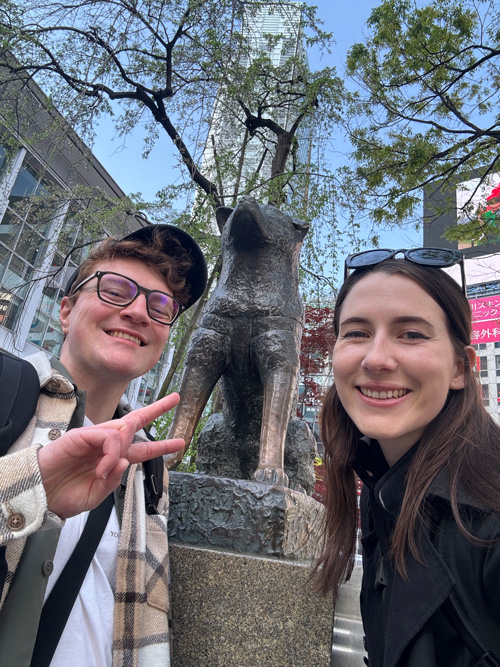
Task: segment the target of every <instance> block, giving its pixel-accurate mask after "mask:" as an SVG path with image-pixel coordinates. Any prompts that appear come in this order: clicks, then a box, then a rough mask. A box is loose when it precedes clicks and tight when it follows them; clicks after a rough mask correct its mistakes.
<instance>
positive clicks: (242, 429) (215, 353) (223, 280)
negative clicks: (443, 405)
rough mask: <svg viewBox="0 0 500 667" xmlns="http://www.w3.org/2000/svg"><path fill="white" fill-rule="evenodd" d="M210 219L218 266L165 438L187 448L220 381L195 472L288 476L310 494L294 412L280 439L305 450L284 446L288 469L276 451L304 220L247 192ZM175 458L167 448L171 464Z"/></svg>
mask: <svg viewBox="0 0 500 667" xmlns="http://www.w3.org/2000/svg"><path fill="white" fill-rule="evenodd" d="M217 221H218V223H219V226H221V227H223V230H222V239H221V240H222V262H223V264H222V272H221V276H220V280H219V283H218V285H217V287H216V289H215V290H214V292H213V294H212V296H211V297H210V299H209V301H208V303H207V305H206V307H205V310H204V313H203V316H202V319H201V322H200V327H199V329H198V330H197V332H196V333H195V335H194V337H193V341H192V344H191V347H190V349H189V352H188V355H187V360H186V367H185V371H184V375H183V378H182V384H181V389H180V391H179V393H180V395H181V401H180V403H179V405H178V406H177V409H176V412H175V416H174V420H173V423H172V426H171V428H170V432H169V436H168V437H170V438H171V437H180V438H184V439H185V441H186V447H187V446H188V444H189V442H190V441H191V438H192V436H193V433H194V430H195V428H196V425H197V423H198V421H199V419H200V417H201V414H202V412H203V409H204V407H205V405H206V402H207V400H208V399H209V397H210V394H211V393H212V390H213V389H214V387H215V385H216V383H217V381H218V380H219V379H221V388H222V398H223V413H222V415H212V417H211V418H210V420H209V422H208V423H207V425H206V427H205V431H204V432H203V433H202V435H201V436H200V438H199V439H198V459H197V461H198V468H199V469H200V471H202V472H207V473H209V474H212V475H217V476H224V477H235V478H243V479H251V478H252V477H253V478H254V479H256V480H260V481H265V482H270V483H274V484H281V485H283V486H287V485H288V475H290V477H291V482H292V483H293V485H294V486H296V487H298V486H299V485H300V486H302V487H304V488H305V489H306V490H307V491H308V492H310V491H311V489H312V486H313V485H314V471H313V460H314V456H315V451H316V447H315V441H314V438H313V436H312V434H311V433H310V431H309V429H308V427H307V425H306V424H305V423H304V422H301V421H300V420H292V421H293V424H291V426H290V429H289V437H288V440H289V441H290V444H291V445H292V448H293V449H295V450H297V448H299V449H302V450H304V452H303V453H304V456H300V455H299V452H297V451H293V452H290V457H289V458H290V462H291V469H290V470H289V469H288V467H287V465H286V464H287V461H286V458H284V457H285V438H286V436H287V427H288V424H289V419H290V414H291V409H292V404H293V403H294V399H295V398H296V389H297V376H298V368H299V347H300V339H301V334H302V318H303V306H302V301H301V298H300V295H299V290H298V281H299V276H298V265H299V253H300V248H301V246H302V242H303V239H304V236H305V235H306V233H307V230H308V228H309V225H308V224H306V223H304V222H301V221H299V220H294V219H292V218H291V217H290V216H288V215H286V214H285V213H282V212H281V211H279V210H278V209H276V208H274V207H272V206H261V205H259V204H258V203H257V201H256V200H255V199H252V198H251V197H244V198H242V199H241V200H240V202H239V203H238V205H237V207H236V208H235V209H234V211H233V210H232V209H228V208H222V209H218V211H217ZM181 458H182V452H181V453H180V455H178V456H175V455H172V456H171V460H170V461H169V464H168V465H169V467H173V466H174V465H176V464H177V463H178V462H179V461H180V459H181ZM304 459H305V460H306V462H304ZM293 461H294V462H295V463H292V462H293ZM285 469H286V472H287V473H288V475H287V474H286V473H285Z"/></svg>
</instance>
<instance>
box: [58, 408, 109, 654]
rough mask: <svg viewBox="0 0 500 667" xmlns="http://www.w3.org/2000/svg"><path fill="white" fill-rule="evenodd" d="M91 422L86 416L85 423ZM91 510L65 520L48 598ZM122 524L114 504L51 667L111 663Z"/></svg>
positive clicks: (86, 424)
mask: <svg viewBox="0 0 500 667" xmlns="http://www.w3.org/2000/svg"><path fill="white" fill-rule="evenodd" d="M90 424H91V422H90V421H89V420H88V419H87V418H86V419H85V426H88V425H90ZM88 515H89V512H83V513H82V514H79V515H78V516H75V517H71V518H70V519H67V520H66V523H65V524H64V526H63V528H62V530H61V536H60V538H59V542H58V545H57V550H56V555H55V557H54V570H53V572H52V574H51V575H50V577H49V580H48V583H47V590H46V592H45V599H47V597H48V595H49V594H50V592H51V590H52V589H53V588H54V585H55V583H56V581H57V579H58V578H59V575H60V574H61V572H62V570H63V568H64V566H65V565H66V563H67V562H68V560H69V558H70V556H71V554H72V553H73V551H74V549H75V547H76V545H77V542H78V540H79V539H80V536H81V534H82V532H83V529H84V528H85V524H86V522H87V518H88ZM119 537H120V525H119V522H118V515H117V513H116V508H115V507H114V506H113V509H112V510H111V515H110V517H109V520H108V523H107V526H106V529H105V530H104V533H103V536H102V538H101V541H100V542H99V545H98V547H97V550H96V553H95V555H94V558H93V559H92V562H91V563H90V567H89V569H88V572H87V575H86V577H85V579H84V581H83V584H82V587H81V589H80V592H79V594H78V596H77V598H76V600H75V604H74V606H73V609H72V611H71V613H70V615H69V618H68V622H67V623H66V627H65V628H64V631H63V633H62V636H61V639H60V640H59V644H58V646H57V649H56V651H55V653H54V657H53V658H52V662H51V663H50V665H51V667H69V666H71V667H111V662H112V647H113V614H114V607H115V577H116V563H117V560H118V542H119Z"/></svg>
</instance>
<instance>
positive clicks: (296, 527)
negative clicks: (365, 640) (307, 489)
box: [169, 473, 334, 667]
mask: <svg viewBox="0 0 500 667" xmlns="http://www.w3.org/2000/svg"><path fill="white" fill-rule="evenodd" d="M170 479H171V484H170V502H171V506H170V513H171V518H170V522H169V535H170V557H171V569H172V614H173V636H174V640H173V650H174V664H175V667H197V666H198V665H199V666H200V667H202V666H203V667H207V666H210V667H256V666H258V667H289V666H297V667H299V666H302V665H304V666H307V667H328V666H329V665H330V664H331V652H332V637H333V611H334V610H333V600H332V598H331V597H327V598H323V597H320V596H319V595H316V594H314V593H313V592H312V590H311V585H310V584H309V582H308V578H309V575H310V571H311V561H312V558H313V557H314V555H315V554H317V553H318V551H319V549H320V548H321V529H322V521H321V518H322V514H323V507H322V505H320V504H319V503H317V502H316V501H315V500H313V499H312V498H310V497H308V496H305V495H304V494H301V493H298V492H296V491H292V490H290V489H284V488H282V487H278V486H272V485H268V484H263V483H260V482H251V481H246V480H233V479H227V478H217V477H209V476H206V475H197V474H195V475H190V474H183V473H171V476H170Z"/></svg>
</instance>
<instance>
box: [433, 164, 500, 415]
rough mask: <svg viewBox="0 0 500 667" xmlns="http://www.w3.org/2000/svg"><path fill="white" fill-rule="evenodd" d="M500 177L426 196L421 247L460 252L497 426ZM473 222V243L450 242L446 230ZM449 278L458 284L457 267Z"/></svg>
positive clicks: (482, 376)
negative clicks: (476, 232)
mask: <svg viewBox="0 0 500 667" xmlns="http://www.w3.org/2000/svg"><path fill="white" fill-rule="evenodd" d="M499 186H500V174H492V175H491V176H490V177H489V178H488V179H487V181H485V182H484V183H481V179H480V178H479V176H478V175H477V174H473V175H472V176H471V178H470V179H469V180H466V181H460V182H457V183H456V184H455V185H454V187H453V188H451V187H450V188H448V189H447V190H441V191H433V192H429V191H427V192H425V193H424V218H425V220H426V224H425V226H424V246H431V247H432V246H435V247H444V248H453V249H454V250H461V251H462V252H463V253H464V255H465V273H466V280H467V296H468V298H469V301H470V304H471V310H472V343H473V346H474V348H475V350H476V352H477V372H478V375H479V380H480V383H481V388H482V392H483V400H484V404H485V406H486V408H487V410H488V412H489V413H490V414H491V415H492V416H493V417H494V418H495V419H496V420H497V421H498V422H500V188H499ZM497 211H498V212H497ZM474 220H477V221H478V223H479V224H480V225H481V228H482V229H484V233H483V235H482V237H481V238H480V239H479V240H476V241H474V242H472V241H471V242H467V241H465V242H460V243H458V242H457V241H448V240H447V239H446V238H444V237H443V234H444V232H445V230H446V228H448V227H450V226H454V225H460V224H463V223H466V222H470V221H474ZM448 271H449V273H450V274H451V275H452V276H453V277H454V278H455V279H456V280H457V281H460V272H459V269H458V267H452V268H451V269H449V270H448Z"/></svg>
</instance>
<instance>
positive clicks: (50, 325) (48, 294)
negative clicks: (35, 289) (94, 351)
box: [28, 285, 63, 355]
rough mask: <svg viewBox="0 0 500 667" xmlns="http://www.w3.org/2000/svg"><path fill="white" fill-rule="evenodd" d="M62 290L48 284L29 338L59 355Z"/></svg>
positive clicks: (61, 336)
mask: <svg viewBox="0 0 500 667" xmlns="http://www.w3.org/2000/svg"><path fill="white" fill-rule="evenodd" d="M61 299H62V291H61V290H60V289H58V288H57V287H53V286H51V285H46V286H45V287H44V290H43V294H42V296H41V298H40V303H39V304H38V308H37V310H36V313H35V317H34V318H33V322H32V323H31V327H30V330H29V333H28V340H29V341H31V342H32V343H33V344H34V345H38V346H39V347H41V348H42V349H43V350H47V351H48V352H50V353H51V354H55V355H58V354H59V352H60V350H61V346H62V342H63V334H62V330H61V324H60V322H59V311H60V308H61Z"/></svg>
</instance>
